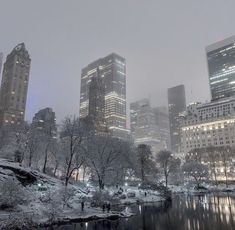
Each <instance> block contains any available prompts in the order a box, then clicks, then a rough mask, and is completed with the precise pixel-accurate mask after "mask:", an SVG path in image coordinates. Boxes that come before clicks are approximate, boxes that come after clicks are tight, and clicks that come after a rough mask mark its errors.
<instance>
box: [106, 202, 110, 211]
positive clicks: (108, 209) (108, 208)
mask: <svg viewBox="0 0 235 230" xmlns="http://www.w3.org/2000/svg"><path fill="white" fill-rule="evenodd" d="M110 209H111V205H110V203H108V204H107V211H108V212H110Z"/></svg>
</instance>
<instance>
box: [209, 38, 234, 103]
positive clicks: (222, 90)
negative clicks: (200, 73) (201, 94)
mask: <svg viewBox="0 0 235 230" xmlns="http://www.w3.org/2000/svg"><path fill="white" fill-rule="evenodd" d="M206 54H207V62H208V72H209V84H210V90H211V97H212V101H215V100H218V99H220V98H225V97H230V96H235V36H232V37H230V38H227V39H225V40H223V41H220V42H217V43H214V44H212V45H210V46H208V47H206Z"/></svg>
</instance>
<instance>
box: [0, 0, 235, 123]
mask: <svg viewBox="0 0 235 230" xmlns="http://www.w3.org/2000/svg"><path fill="white" fill-rule="evenodd" d="M234 9H235V1H234V0H38V1H36V0H0V51H2V52H3V53H4V55H5V56H6V54H8V53H9V52H10V51H11V50H12V48H14V46H15V45H16V44H17V43H20V42H25V44H26V47H27V49H28V50H29V53H30V55H31V58H32V66H31V74H30V83H29V91H28V98H27V112H26V118H27V119H28V120H31V118H32V116H33V114H34V113H35V112H37V111H38V110H39V109H41V108H45V107H48V106H49V107H52V108H53V109H54V110H55V112H56V115H57V118H58V120H61V119H62V118H63V117H64V116H66V115H67V114H77V115H78V113H79V96H80V75H81V69H82V68H83V67H85V66H86V65H87V64H88V63H90V62H92V61H94V60H96V59H97V58H99V57H103V56H106V55H107V54H109V53H111V52H116V53H118V54H120V55H122V56H124V57H125V58H126V60H127V100H128V105H129V102H132V101H134V100H137V99H141V98H144V97H149V96H151V101H152V104H153V105H165V104H166V102H167V94H166V93H167V88H169V87H172V86H175V85H178V84H184V85H185V87H186V92H187V102H191V101H206V100H209V99H210V93H209V86H208V74H207V64H206V56H205V46H207V45H208V44H211V43H214V42H216V41H219V40H222V39H224V38H226V37H229V36H231V35H233V34H235V27H234V21H235V14H234Z"/></svg>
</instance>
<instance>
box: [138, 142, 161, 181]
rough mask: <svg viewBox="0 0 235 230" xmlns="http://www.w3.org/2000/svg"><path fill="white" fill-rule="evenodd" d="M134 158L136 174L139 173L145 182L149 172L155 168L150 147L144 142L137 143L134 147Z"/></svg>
mask: <svg viewBox="0 0 235 230" xmlns="http://www.w3.org/2000/svg"><path fill="white" fill-rule="evenodd" d="M136 160H137V164H136V172H137V175H139V177H140V178H141V181H142V182H146V180H147V176H148V177H149V174H151V173H153V172H154V171H155V170H156V168H155V163H154V161H153V155H152V151H151V147H150V146H148V145H146V144H140V145H138V147H137V149H136Z"/></svg>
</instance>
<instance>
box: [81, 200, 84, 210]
mask: <svg viewBox="0 0 235 230" xmlns="http://www.w3.org/2000/svg"><path fill="white" fill-rule="evenodd" d="M84 205H85V204H84V201H82V202H81V208H82V211H83V210H84Z"/></svg>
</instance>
